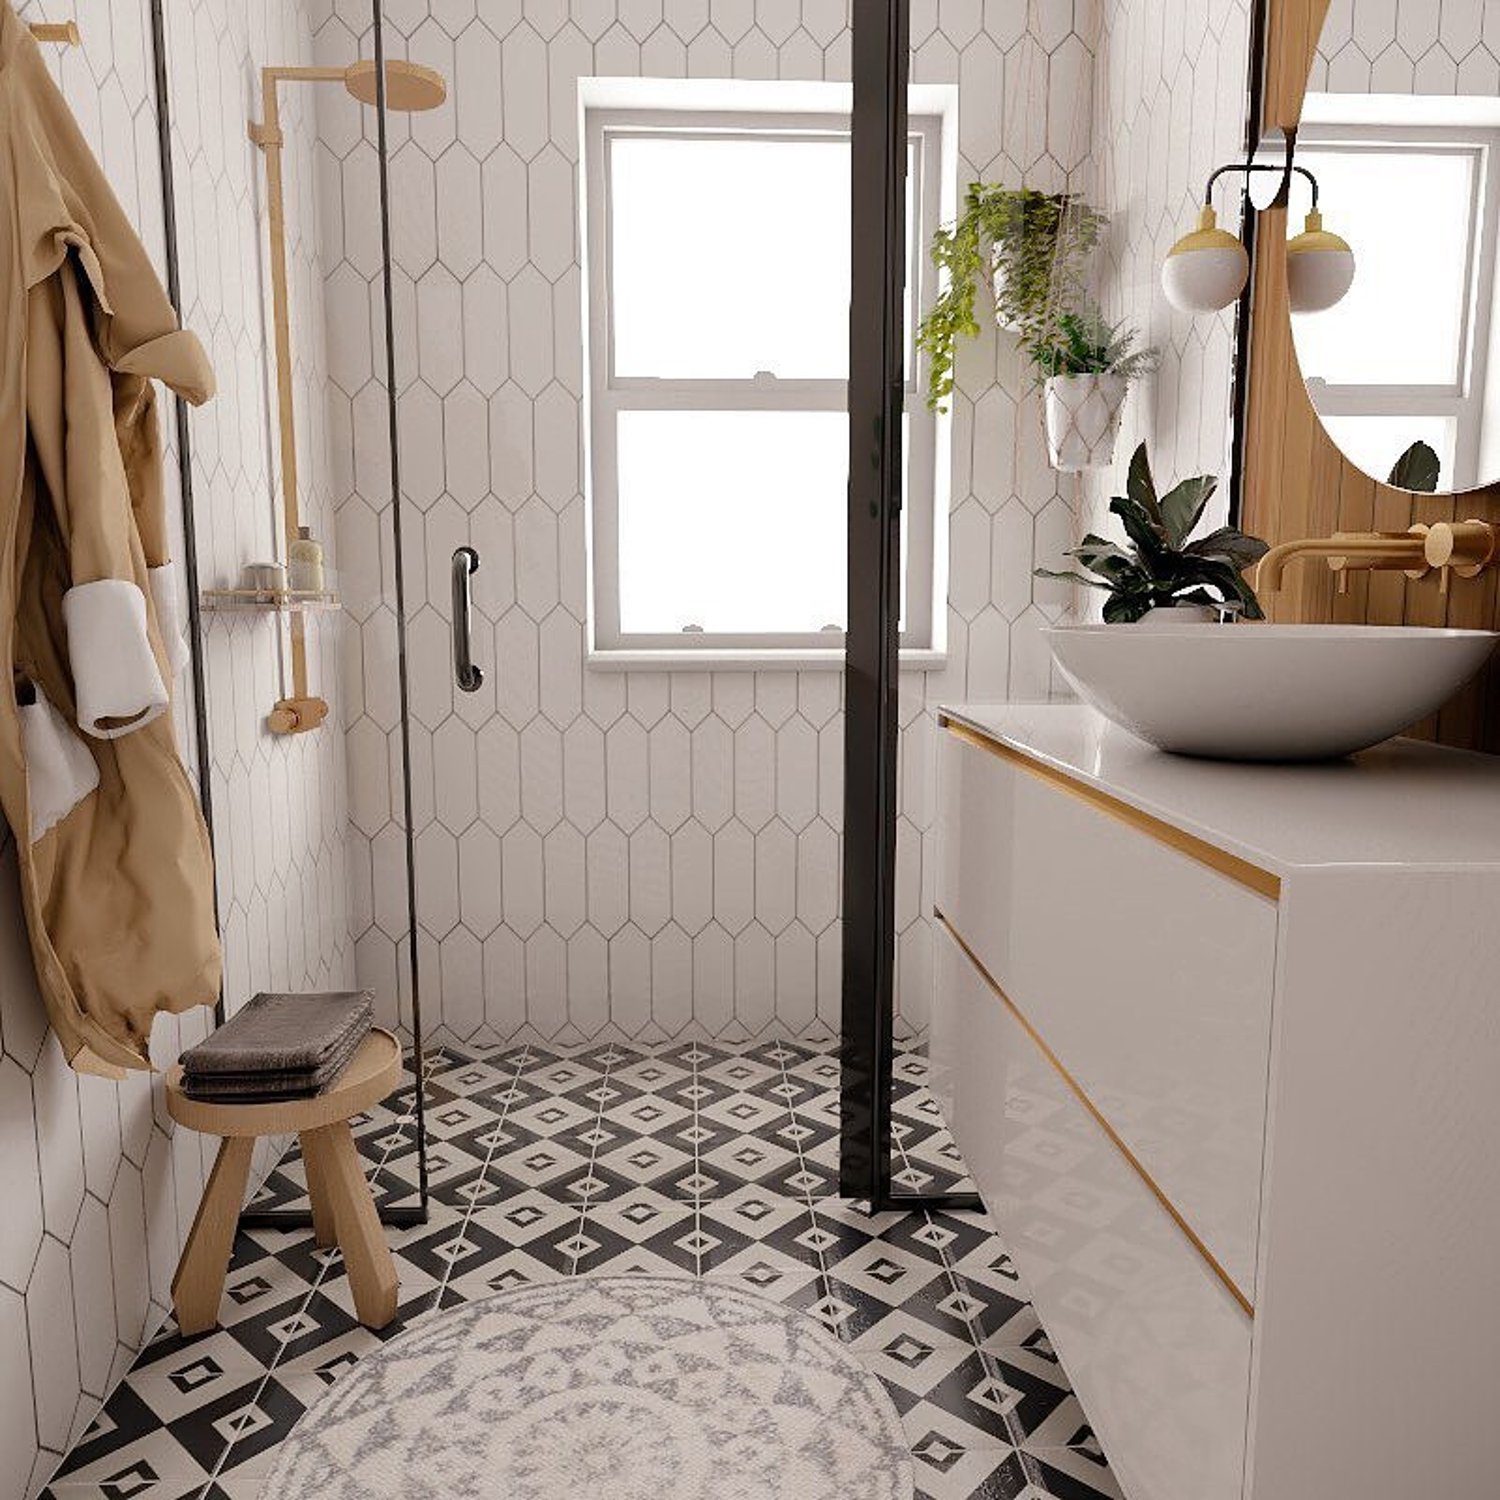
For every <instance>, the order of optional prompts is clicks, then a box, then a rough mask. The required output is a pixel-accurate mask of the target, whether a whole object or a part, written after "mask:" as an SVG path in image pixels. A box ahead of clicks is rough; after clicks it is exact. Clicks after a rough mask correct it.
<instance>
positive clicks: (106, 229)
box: [17, 49, 214, 739]
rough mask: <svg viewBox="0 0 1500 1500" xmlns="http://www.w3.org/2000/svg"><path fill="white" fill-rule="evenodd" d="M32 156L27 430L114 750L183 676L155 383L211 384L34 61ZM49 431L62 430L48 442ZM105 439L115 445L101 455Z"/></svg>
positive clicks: (89, 695) (95, 706)
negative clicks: (35, 366) (34, 365)
mask: <svg viewBox="0 0 1500 1500" xmlns="http://www.w3.org/2000/svg"><path fill="white" fill-rule="evenodd" d="M17 61H18V63H19V65H20V66H21V67H22V68H23V69H24V70H26V72H27V74H28V77H27V87H28V96H29V100H30V102H31V104H32V106H33V109H34V111H35V113H34V119H35V123H36V130H35V135H34V137H33V143H34V144H35V145H36V147H37V150H36V152H35V153H34V154H32V153H27V154H24V155H23V157H22V177H23V180H21V181H20V182H19V183H18V190H19V191H18V196H19V199H20V209H21V218H22V221H23V236H22V238H23V244H24V248H25V261H26V269H25V279H26V284H27V287H28V289H29V291H28V309H29V318H28V357H29V358H30V359H32V360H35V359H36V357H37V351H38V350H39V349H40V350H41V351H42V357H43V360H44V361H45V362H46V363H45V364H44V367H43V368H42V369H40V370H39V371H38V372H37V373H36V374H35V375H34V376H33V374H32V372H31V371H30V370H28V382H27V384H28V391H27V416H28V421H29V424H30V427H31V431H32V433H33V434H34V435H35V434H36V433H37V432H38V431H40V432H41V433H43V434H44V438H45V437H48V436H50V437H51V439H52V441H50V442H49V441H43V442H39V443H38V445H37V446H38V455H39V458H40V459H41V468H42V472H43V475H44V477H45V479H46V481H47V488H48V490H49V492H50V495H51V498H52V500H53V503H54V508H55V510H56V512H57V519H58V524H59V526H60V528H61V529H62V532H63V536H64V539H65V542H66V546H67V552H68V557H69V563H70V569H71V582H72V587H71V588H70V589H69V590H68V592H67V594H66V596H65V598H64V600H63V617H64V623H65V627H66V634H67V651H68V659H69V669H70V671H71V674H72V676H73V679H74V685H75V689H76V698H77V709H78V724H79V727H80V728H81V729H82V730H83V731H84V732H85V733H86V734H89V735H92V736H94V737H95V738H98V739H110V738H115V737H117V736H119V735H124V734H129V733H132V732H133V731H134V730H137V729H139V728H141V727H142V726H143V725H144V724H148V723H150V722H151V720H152V719H154V718H156V717H158V716H159V715H160V714H162V713H164V712H165V710H166V707H167V702H168V697H169V693H168V683H169V681H170V679H171V677H172V676H173V675H175V673H176V671H177V670H179V669H180V667H181V666H182V665H184V664H185V662H186V660H187V654H188V653H187V647H186V642H185V641H184V639H183V634H182V630H181V626H180V623H179V620H180V613H181V611H180V605H179V587H178V582H177V579H176V576H175V570H174V569H173V566H172V564H171V561H170V558H169V552H168V539H167V528H166V507H165V497H164V494H163V487H162V478H161V475H162V464H161V458H162V454H161V432H160V418H159V414H158V411H157V408H156V393H155V389H154V387H153V385H152V382H153V380H161V381H163V382H164V383H166V384H167V385H169V386H170V387H171V388H172V389H173V390H175V391H177V392H178V394H180V395H182V396H183V397H184V398H186V399H187V400H189V401H191V402H193V403H195V404H197V403H200V402H203V401H205V400H207V399H208V398H209V397H210V396H211V395H212V394H213V390H214V381H213V371H212V368H211V367H210V365H209V362H208V359H207V357H206V356H205V354H204V352H203V349H202V346H201V345H200V344H199V343H198V340H197V339H196V338H195V337H194V336H193V334H192V333H190V332H188V331H186V330H183V329H181V328H179V327H178V323H177V317H176V313H175V311H174V309H173V308H172V305H171V303H170V301H169V300H168V298H167V296H166V293H165V291H164V290H163V288H162V286H161V282H160V280H159V278H158V277H157V275H156V271H155V268H154V267H153V266H152V264H151V261H150V257H149V256H148V254H147V252H146V250H145V247H144V246H143V245H142V244H141V242H140V239H139V237H138V236H137V234H136V233H135V231H134V229H133V227H132V226H131V224H130V221H129V219H128V217H127V216H126V214H125V212H124V210H123V208H122V207H121V205H120V203H119V201H118V200H117V199H116V197H115V195H114V193H113V192H112V191H111V190H110V187H109V184H108V182H107V181H106V180H105V178H104V175H103V172H102V170H101V169H100V167H99V164H98V162H97V161H96V160H95V159H94V157H93V155H92V153H91V152H90V151H89V149H88V146H87V143H86V142H85V141H84V140H83V137H82V134H81V132H80V131H79V129H78V126H77V122H76V121H75V120H74V119H73V117H72V115H71V113H70V112H69V111H68V109H67V106H66V104H65V103H64V102H63V100H62V97H61V95H60V94H59V93H58V91H57V89H56V87H55V86H54V85H53V83H52V80H51V79H50V77H48V76H47V74H46V71H45V68H43V67H42V65H41V63H40V58H39V56H34V55H33V49H23V50H22V52H21V54H20V56H19V57H18V59H17ZM59 420H61V430H60V431H55V432H52V433H50V434H49V432H48V429H49V427H50V428H56V427H57V425H58V423H59ZM107 439H113V441H107Z"/></svg>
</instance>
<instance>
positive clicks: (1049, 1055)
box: [933, 910, 1255, 1318]
mask: <svg viewBox="0 0 1500 1500" xmlns="http://www.w3.org/2000/svg"><path fill="white" fill-rule="evenodd" d="M933 915H934V916H935V917H936V918H937V920H938V921H939V922H941V923H942V925H943V927H944V929H945V930H946V932H947V933H948V936H949V937H951V938H952V939H953V941H954V942H955V943H957V944H958V946H959V948H960V949H961V950H962V952H963V954H964V956H965V957H966V958H967V959H968V960H969V962H970V963H971V964H973V965H974V968H975V971H976V972H977V973H978V975H979V977H980V978H981V979H982V980H984V982H985V984H986V985H988V986H989V988H990V989H991V990H992V991H993V992H994V994H995V997H996V999H998V1000H999V1001H1000V1003H1001V1004H1002V1005H1003V1006H1005V1008H1006V1009H1007V1010H1008V1011H1009V1012H1010V1013H1011V1015H1012V1016H1014V1017H1015V1019H1016V1021H1017V1023H1018V1024H1019V1025H1020V1027H1021V1029H1022V1030H1023V1031H1024V1032H1025V1033H1026V1035H1027V1036H1029V1037H1030V1038H1031V1040H1032V1041H1033V1042H1035V1043H1036V1045H1037V1046H1038V1048H1040V1049H1041V1053H1042V1056H1043V1057H1045V1058H1046V1059H1047V1061H1048V1063H1050V1064H1051V1066H1052V1068H1053V1069H1054V1071H1055V1072H1056V1073H1057V1075H1058V1077H1059V1078H1061V1079H1062V1081H1063V1083H1064V1084H1066V1085H1067V1087H1068V1089H1069V1090H1070V1091H1071V1093H1072V1094H1073V1096H1074V1097H1075V1098H1076V1099H1077V1100H1078V1102H1079V1103H1080V1104H1081V1105H1082V1106H1083V1107H1084V1109H1086V1110H1087V1111H1088V1112H1089V1114H1090V1115H1091V1116H1092V1117H1093V1119H1094V1122H1095V1123H1096V1124H1097V1125H1098V1126H1099V1128H1100V1129H1101V1130H1102V1131H1103V1132H1104V1133H1105V1135H1107V1136H1108V1137H1109V1139H1110V1140H1111V1141H1112V1142H1113V1143H1114V1146H1115V1149H1116V1150H1117V1151H1118V1152H1119V1153H1120V1155H1121V1156H1123V1157H1124V1158H1125V1160H1126V1162H1128V1163H1129V1165H1130V1168H1131V1170H1132V1171H1133V1172H1134V1173H1135V1174H1136V1176H1137V1177H1139V1178H1140V1179H1141V1181H1142V1182H1143V1183H1145V1185H1146V1187H1147V1189H1148V1190H1149V1191H1150V1193H1151V1195H1152V1197H1154V1198H1155V1199H1156V1201H1157V1202H1158V1203H1160V1204H1161V1206H1162V1207H1163V1208H1164V1209H1165V1210H1166V1211H1167V1215H1168V1217H1169V1218H1170V1219H1171V1220H1172V1222H1173V1223H1174V1224H1175V1225H1176V1226H1177V1227H1178V1229H1180V1230H1181V1231H1182V1233H1183V1235H1184V1236H1185V1237H1186V1238H1187V1241H1188V1243H1189V1244H1190V1245H1192V1247H1193V1249H1195V1250H1196V1251H1197V1252H1198V1254H1199V1255H1200V1256H1201V1257H1202V1258H1203V1261H1204V1262H1205V1264H1206V1265H1207V1266H1208V1268H1209V1270H1211V1271H1212V1272H1213V1273H1214V1275H1215V1276H1217V1277H1218V1278H1219V1280H1220V1281H1221V1282H1222V1283H1223V1285H1224V1289H1225V1291H1227V1292H1228V1293H1229V1295H1230V1296H1231V1297H1233V1298H1234V1300H1235V1301H1236V1302H1237V1303H1239V1305H1240V1307H1241V1309H1242V1310H1243V1311H1244V1313H1245V1315H1246V1316H1247V1317H1251V1318H1253V1317H1254V1316H1255V1304H1254V1303H1253V1302H1251V1300H1250V1299H1249V1297H1247V1296H1246V1295H1245V1293H1244V1292H1243V1291H1241V1290H1240V1288H1239V1286H1238V1285H1237V1284H1236V1282H1235V1280H1234V1278H1233V1277H1231V1276H1230V1274H1229V1272H1228V1271H1226V1270H1225V1269H1224V1267H1223V1266H1222V1265H1221V1264H1220V1263H1219V1262H1218V1260H1217V1259H1216V1258H1215V1257H1214V1253H1213V1251H1211V1250H1210V1249H1209V1248H1208V1246H1207V1245H1205V1244H1204V1243H1203V1241H1202V1240H1201V1239H1200V1238H1199V1237H1198V1235H1197V1233H1196V1232H1195V1231H1194V1229H1193V1227H1192V1225H1191V1224H1189V1223H1188V1221H1187V1220H1186V1219H1185V1218H1183V1216H1182V1215H1181V1213H1179V1212H1178V1210H1177V1206H1176V1205H1175V1204H1174V1203H1173V1202H1172V1200H1171V1199H1170V1198H1169V1197H1168V1196H1167V1195H1166V1193H1165V1192H1163V1191H1162V1188H1161V1186H1160V1185H1159V1184H1158V1183H1157V1181H1156V1179H1155V1178H1154V1177H1153V1176H1152V1175H1151V1173H1150V1172H1148V1171H1147V1170H1146V1168H1145V1166H1144V1165H1143V1164H1142V1163H1141V1160H1140V1158H1139V1157H1137V1156H1136V1154H1135V1153H1134V1152H1133V1151H1132V1150H1131V1149H1130V1147H1129V1146H1127V1145H1126V1144H1125V1142H1124V1141H1123V1140H1122V1139H1121V1138H1120V1136H1119V1133H1118V1132H1117V1131H1116V1130H1115V1128H1114V1127H1113V1126H1112V1125H1111V1124H1110V1123H1109V1121H1108V1120H1107V1119H1105V1117H1104V1116H1103V1115H1102V1114H1101V1113H1100V1112H1099V1109H1098V1108H1097V1106H1096V1105H1095V1104H1094V1101H1093V1100H1092V1099H1090V1098H1089V1096H1088V1095H1087V1094H1086V1093H1085V1092H1084V1090H1083V1087H1082V1086H1081V1085H1080V1084H1079V1082H1078V1080H1077V1079H1076V1078H1074V1077H1073V1075H1072V1074H1071V1073H1070V1072H1069V1071H1068V1070H1067V1068H1066V1067H1064V1066H1063V1064H1062V1061H1061V1059H1059V1057H1058V1056H1057V1054H1056V1053H1055V1052H1053V1050H1052V1049H1051V1048H1050V1047H1049V1046H1048V1045H1047V1043H1046V1042H1045V1041H1044V1040H1043V1039H1042V1035H1041V1033H1040V1032H1039V1031H1037V1029H1036V1028H1035V1027H1034V1026H1033V1025H1032V1024H1031V1022H1030V1021H1029V1020H1028V1019H1027V1018H1026V1014H1025V1012H1024V1011H1022V1009H1021V1008H1020V1006H1018V1005H1017V1004H1016V1003H1015V1001H1014V1000H1012V999H1011V998H1010V996H1009V995H1007V994H1006V993H1005V991H1004V990H1003V989H1001V988H1000V986H999V985H998V984H997V983H996V982H995V979H994V976H993V975H992V974H991V973H990V971H989V970H988V969H986V968H985V966H984V964H983V963H981V962H980V959H979V955H978V954H976V953H975V952H974V950H973V949H972V948H971V947H970V946H969V945H968V944H967V943H966V942H965V941H964V940H963V937H962V936H961V935H960V934H959V933H958V931H957V930H956V929H955V928H954V926H953V924H952V923H951V922H950V921H949V920H948V919H947V917H945V916H944V915H943V913H942V912H941V911H937V910H934V912H933Z"/></svg>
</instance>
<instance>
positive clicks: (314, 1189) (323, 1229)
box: [298, 1130, 338, 1250]
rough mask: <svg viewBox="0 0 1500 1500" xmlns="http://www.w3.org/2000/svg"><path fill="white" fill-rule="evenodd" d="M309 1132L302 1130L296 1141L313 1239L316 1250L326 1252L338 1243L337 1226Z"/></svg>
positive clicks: (319, 1158)
mask: <svg viewBox="0 0 1500 1500" xmlns="http://www.w3.org/2000/svg"><path fill="white" fill-rule="evenodd" d="M311 1134H312V1131H310V1130H304V1131H303V1132H302V1134H301V1135H300V1136H299V1137H298V1139H299V1140H300V1141H301V1143H302V1166H303V1169H304V1170H305V1171H306V1173H307V1197H308V1201H309V1202H310V1203H311V1204H312V1220H313V1238H314V1240H316V1241H317V1244H318V1248H319V1249H321V1250H326V1249H327V1248H328V1247H329V1246H330V1245H332V1244H335V1243H337V1241H338V1225H337V1224H336V1223H335V1222H334V1217H333V1204H331V1203H330V1202H329V1201H328V1184H327V1182H326V1181H324V1178H323V1169H322V1158H321V1157H320V1156H319V1155H318V1153H317V1151H316V1150H315V1149H310V1146H309V1142H308V1137H309V1136H310V1135H311Z"/></svg>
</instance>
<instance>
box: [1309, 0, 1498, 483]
mask: <svg viewBox="0 0 1500 1500" xmlns="http://www.w3.org/2000/svg"><path fill="white" fill-rule="evenodd" d="M1296 162H1297V165H1298V166H1299V167H1301V168H1305V169H1306V173H1307V174H1310V178H1311V180H1309V177H1308V176H1307V175H1304V174H1303V173H1298V174H1297V180H1296V183H1295V186H1294V189H1293V195H1292V201H1291V213H1292V222H1291V231H1292V233H1293V234H1294V235H1295V237H1294V238H1293V239H1292V240H1291V241H1290V242H1289V244H1288V282H1289V291H1290V296H1291V302H1292V309H1293V311H1292V328H1293V336H1294V340H1295V344H1296V349H1297V359H1298V363H1299V364H1300V366H1301V370H1302V375H1303V378H1304V379H1305V381H1306V383H1307V391H1308V395H1309V397H1310V398H1311V400H1312V404H1313V406H1314V407H1315V408H1316V410H1317V412H1318V414H1319V416H1320V418H1321V419H1322V422H1323V426H1324V427H1325V428H1326V429H1327V431H1328V434H1329V436H1330V437H1331V438H1332V439H1333V441H1334V442H1335V443H1336V444H1337V445H1338V446H1339V448H1340V449H1342V451H1343V453H1344V455H1345V456H1346V457H1347V458H1348V459H1349V460H1350V462H1351V463H1353V464H1355V465H1357V466H1358V467H1359V468H1360V469H1362V470H1363V471H1364V472H1365V473H1366V474H1368V475H1370V476H1371V477H1372V478H1375V479H1379V480H1383V481H1386V482H1388V483H1392V484H1395V485H1397V486H1398V487H1400V488H1404V489H1410V490H1438V491H1443V492H1451V491H1462V490H1469V489H1474V488H1477V487H1478V486H1480V485H1484V484H1490V483H1493V482H1495V481H1496V480H1500V317H1497V316H1496V315H1495V306H1494V304H1495V300H1496V294H1497V283H1496V256H1495V243H1496V230H1497V226H1500V0H1468V3H1465V4H1462V5H1456V4H1447V5H1441V6H1439V5H1437V4H1436V3H1434V0H1333V3H1332V4H1331V5H1330V6H1329V8H1328V12H1327V16H1326V18H1325V21H1324V24H1323V29H1322V33H1321V35H1320V37H1319V40H1318V47H1317V50H1316V52H1315V53H1314V56H1313V64H1312V71H1311V75H1310V77H1309V79H1308V87H1307V96H1306V100H1305V102H1304V106H1303V111H1302V124H1301V128H1300V129H1299V131H1298V135H1297V146H1296ZM1298 231H1300V233H1299V232H1298Z"/></svg>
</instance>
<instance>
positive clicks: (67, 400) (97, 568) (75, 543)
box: [27, 258, 170, 739]
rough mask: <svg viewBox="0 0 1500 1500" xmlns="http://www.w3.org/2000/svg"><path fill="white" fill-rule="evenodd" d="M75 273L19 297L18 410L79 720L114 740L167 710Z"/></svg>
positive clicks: (74, 268)
mask: <svg viewBox="0 0 1500 1500" xmlns="http://www.w3.org/2000/svg"><path fill="white" fill-rule="evenodd" d="M81 279H82V277H81V273H80V271H79V269H78V264H77V261H76V259H73V258H70V259H69V261H68V262H67V263H66V264H64V265H63V267H62V268H61V270H60V271H59V273H58V274H57V275H56V276H54V277H53V278H51V279H50V280H49V281H47V282H44V283H43V284H42V285H41V286H38V287H35V288H33V289H32V292H31V294H30V297H29V299H28V310H29V318H28V336H27V354H28V368H27V417H28V422H29V426H30V432H31V436H32V442H33V445H34V447H35V449H36V453H37V457H38V461H39V467H40V470H41V473H42V476H43V478H44V480H45V482H46V490H47V493H48V496H49V498H50V500H51V502H52V510H53V514H54V517H55V519H56V522H57V526H58V529H59V531H60V532H61V535H62V539H63V543H64V546H65V548H66V552H67V557H68V564H69V574H70V577H71V580H72V586H71V587H70V588H69V589H68V591H67V592H66V593H65V594H64V595H63V601H62V613H63V624H64V627H65V632H66V637H67V653H68V666H69V670H70V672H71V674H72V678H73V692H74V699H75V703H76V707H77V713H78V727H79V728H80V729H81V730H83V732H84V733H85V734H90V735H93V736H94V737H95V738H97V739H113V738H115V737H117V736H119V735H122V734H129V733H130V732H131V731H133V730H136V729H139V728H141V727H142V726H143V725H145V724H149V723H150V722H151V721H152V720H153V719H155V718H157V717H159V716H160V715H161V714H163V713H165V712H166V710H167V707H168V704H169V702H170V695H169V693H168V691H167V686H166V682H165V680H164V677H163V673H162V670H161V666H160V665H159V663H158V659H157V654H156V649H155V646H154V644H153V640H152V630H151V621H150V618H149V615H148V612H147V608H146V594H145V592H144V590H143V589H142V587H141V584H140V581H139V580H141V579H142V578H143V577H144V576H145V569H144V562H145V559H144V555H143V553H141V551H140V549H141V543H140V540H139V534H138V531H137V528H136V523H135V517H134V515H133V510H132V505H131V496H130V483H129V479H128V476H127V473H126V468H125V462H124V456H123V454H122V453H121V450H120V445H119V442H118V440H117V437H116V431H115V420H114V390H113V387H112V385H111V382H110V375H109V371H108V369H107V368H106V367H105V365H104V363H103V362H102V360H101V359H100V357H99V354H98V352H97V350H96V348H95V346H94V342H93V339H92V336H91V330H90V326H89V314H88V307H87V304H86V302H85V300H84V292H83V289H82V287H81V286H80V280H81ZM158 638H159V637H158Z"/></svg>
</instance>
